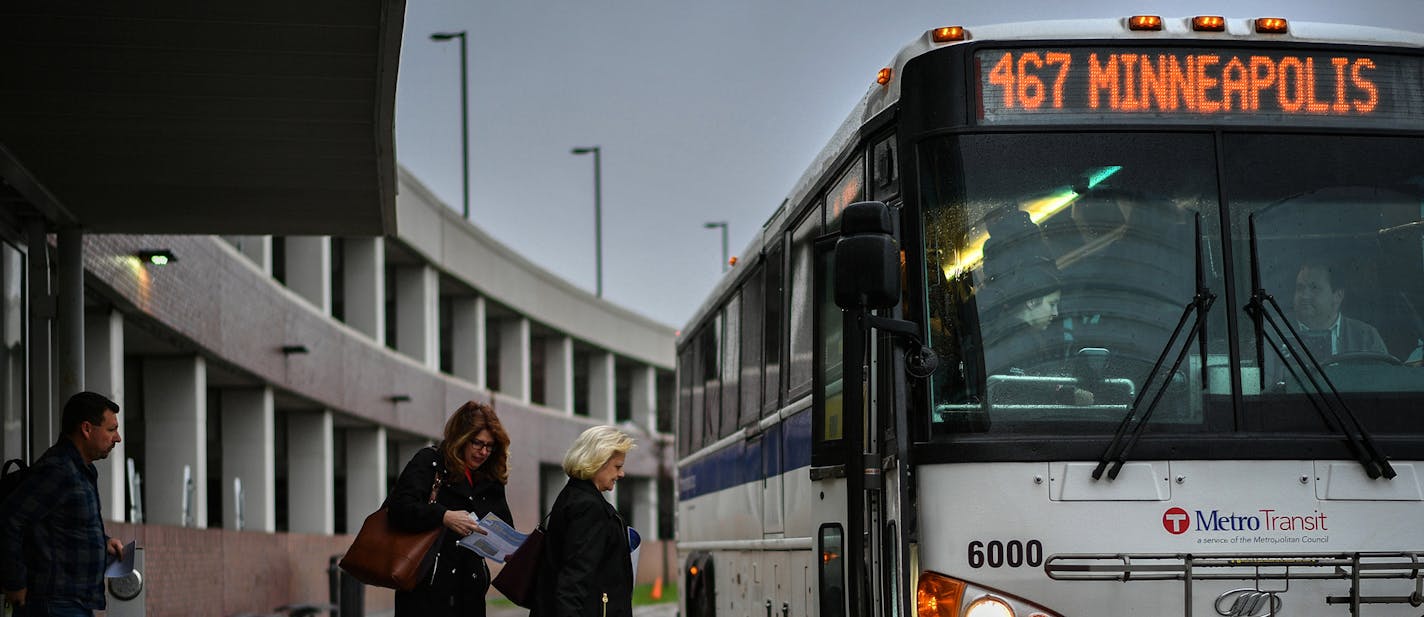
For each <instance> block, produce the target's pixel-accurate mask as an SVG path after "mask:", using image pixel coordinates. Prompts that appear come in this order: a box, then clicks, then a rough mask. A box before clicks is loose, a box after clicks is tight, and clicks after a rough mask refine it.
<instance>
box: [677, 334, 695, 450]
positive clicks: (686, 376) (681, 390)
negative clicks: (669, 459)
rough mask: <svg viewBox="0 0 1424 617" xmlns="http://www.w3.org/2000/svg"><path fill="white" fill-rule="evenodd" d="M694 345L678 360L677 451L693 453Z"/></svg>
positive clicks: (686, 348)
mask: <svg viewBox="0 0 1424 617" xmlns="http://www.w3.org/2000/svg"><path fill="white" fill-rule="evenodd" d="M692 373H693V370H692V345H690V344H689V345H688V346H687V347H684V348H683V349H682V353H681V354H680V355H679V356H678V360H677V451H678V452H680V453H682V454H683V455H686V454H687V453H689V452H691V451H692Z"/></svg>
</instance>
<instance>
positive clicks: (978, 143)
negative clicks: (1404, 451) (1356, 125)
mask: <svg viewBox="0 0 1424 617" xmlns="http://www.w3.org/2000/svg"><path fill="white" fill-rule="evenodd" d="M1219 156H1220V157H1222V160H1220V161H1219V160H1218V157H1219ZM920 161H921V169H920V171H919V174H920V182H919V185H920V187H921V188H920V191H921V194H920V196H919V198H920V203H921V204H922V205H923V209H922V212H923V220H922V233H923V235H924V237H923V246H924V249H925V251H926V256H925V263H926V266H927V269H928V272H926V281H927V284H926V294H925V298H924V301H925V307H924V311H925V313H924V314H925V315H926V316H927V318H928V322H929V323H928V326H929V327H928V330H929V334H930V338H931V344H932V346H933V347H934V348H935V350H936V352H937V353H939V354H940V356H941V359H942V362H941V363H940V368H939V370H938V371H937V372H936V373H935V374H934V375H933V376H932V377H931V379H930V395H929V398H930V401H931V407H930V417H929V422H930V424H931V428H932V429H933V431H932V433H933V434H935V435H947V434H956V433H990V434H993V433H1006V434H1007V433H1024V432H1046V433H1053V434H1074V433H1079V434H1103V433H1111V432H1112V431H1113V430H1114V429H1115V428H1116V426H1117V424H1118V422H1120V421H1121V419H1122V418H1123V416H1124V415H1125V414H1126V413H1127V412H1128V409H1129V407H1130V406H1131V405H1132V403H1133V401H1134V399H1135V398H1137V397H1138V394H1139V392H1140V391H1141V390H1142V389H1143V388H1144V387H1149V388H1151V389H1149V392H1148V394H1149V396H1147V397H1145V398H1146V399H1147V400H1151V398H1153V396H1152V395H1155V393H1156V392H1155V389H1156V388H1163V389H1164V391H1163V392H1162V395H1161V399H1160V402H1159V403H1158V404H1157V405H1156V408H1155V409H1154V412H1153V415H1152V418H1151V422H1150V424H1149V425H1148V431H1149V432H1169V433H1187V432H1202V433H1205V432H1211V433H1223V432H1239V431H1263V432H1269V431H1281V432H1301V431H1320V432H1328V431H1331V430H1333V429H1332V426H1334V425H1332V424H1330V422H1329V421H1328V420H1326V419H1325V414H1324V413H1315V412H1312V411H1311V408H1312V403H1310V402H1309V400H1308V399H1309V397H1310V396H1311V395H1313V394H1314V393H1315V392H1316V391H1317V390H1316V389H1317V388H1327V387H1328V386H1327V385H1326V382H1327V381H1328V382H1329V384H1330V385H1333V386H1334V387H1335V388H1336V389H1338V390H1339V391H1340V392H1341V393H1342V397H1343V399H1344V400H1345V401H1346V402H1347V403H1348V404H1349V405H1350V407H1351V408H1352V410H1353V411H1354V413H1355V414H1356V415H1357V416H1359V417H1360V418H1361V420H1362V421H1363V423H1364V424H1365V426H1366V427H1367V428H1368V429H1370V430H1372V431H1386V432H1388V431H1395V432H1398V431H1405V432H1415V433H1417V432H1424V419H1420V418H1419V417H1418V414H1408V413H1405V412H1404V410H1405V409H1407V408H1410V407H1415V406H1417V405H1418V404H1419V403H1420V402H1422V401H1424V367H1421V366H1420V365H1421V360H1424V359H1421V355H1424V321H1421V319H1420V310H1421V309H1424V224H1421V218H1424V216H1421V215H1424V140H1421V139H1419V138H1398V137H1396V138H1383V137H1381V138H1364V137H1361V138H1342V137H1340V136H1308V135H1269V134H1246V133H1242V134H1227V135H1224V136H1215V135H1212V134H1210V133H1205V132H1202V133H1192V132H1171V133H1060V134H1054V133H1032V134H1010V133H995V134H983V135H954V136H946V137H939V138H934V139H931V140H929V141H927V142H925V143H923V144H921V146H920ZM1218 169H1224V170H1226V171H1225V176H1221V174H1220V173H1219V172H1218ZM1222 196H1225V198H1226V200H1227V201H1226V203H1223V202H1222ZM1223 214H1225V215H1224V216H1223ZM1252 218H1254V220H1255V227H1256V234H1255V243H1254V244H1255V247H1254V248H1255V251H1256V252H1255V255H1257V259H1256V261H1257V262H1258V268H1259V272H1260V277H1259V278H1260V289H1261V291H1262V292H1263V294H1260V295H1258V297H1260V298H1262V299H1263V300H1262V303H1263V304H1264V305H1266V307H1267V308H1268V309H1272V310H1274V306H1278V307H1279V312H1278V313H1274V316H1275V319H1274V322H1275V323H1277V324H1278V325H1279V332H1277V331H1276V330H1273V329H1272V326H1271V325H1270V324H1271V323H1272V320H1271V319H1266V320H1263V321H1262V322H1261V324H1262V325H1261V327H1260V328H1259V329H1258V328H1257V325H1256V323H1257V322H1256V321H1255V320H1254V319H1253V315H1252V314H1251V313H1250V312H1249V311H1247V310H1245V309H1243V308H1242V307H1243V306H1244V305H1245V304H1246V303H1247V302H1248V301H1249V300H1250V299H1251V297H1252V292H1253V291H1255V288H1254V287H1253V284H1252V277H1251V265H1252V254H1253V252H1252V250H1253V246H1252V244H1253V243H1252V236H1251V234H1250V228H1251V225H1250V222H1251V219H1252ZM1223 226H1225V227H1223ZM1198 229H1200V234H1198V233H1197V230H1198ZM1198 241H1200V251H1198ZM1199 268H1200V270H1201V273H1202V276H1201V280H1202V282H1203V283H1204V290H1205V291H1206V292H1207V293H1209V294H1210V295H1212V296H1213V297H1214V298H1215V302H1214V303H1213V304H1211V308H1210V310H1208V311H1206V312H1205V314H1198V312H1195V311H1187V310H1186V307H1188V306H1190V305H1191V304H1192V301H1193V298H1194V296H1195V295H1196V294H1197V289H1198V283H1197V281H1198V275H1197V271H1198V269H1199ZM1228 292H1230V293H1228ZM1267 295H1269V297H1270V298H1267ZM1271 298H1273V299H1274V303H1272V302H1271V300H1270V299H1271ZM1228 299H1230V300H1232V301H1231V302H1228V301H1227V300H1228ZM1268 312H1271V311H1268ZM1194 323H1199V324H1200V328H1201V330H1200V334H1199V335H1198V337H1195V338H1193V339H1192V340H1190V341H1187V340H1186V339H1187V338H1188V334H1189V332H1190V331H1191V328H1192V326H1193V324H1194ZM1179 324H1180V325H1181V327H1180V331H1179V332H1178V336H1177V338H1176V339H1175V342H1173V340H1174V339H1173V333H1174V331H1178V330H1179ZM1228 326H1230V328H1228ZM1231 332H1235V336H1234V337H1233V336H1231V334H1230V333H1231ZM1203 341H1204V345H1203V344H1202V343H1203ZM1169 343H1170V349H1168V348H1169ZM1183 345H1186V346H1187V349H1186V350H1185V353H1182V354H1180V356H1179V350H1181V348H1182V347H1183ZM1258 349H1259V352H1258ZM1307 350H1309V352H1310V353H1307ZM1165 351H1170V353H1166V354H1165V355H1164V352H1165ZM1308 355H1309V356H1312V357H1313V360H1312V359H1311V358H1308V357H1307V356H1308ZM1159 357H1161V358H1164V360H1165V361H1164V362H1163V363H1162V366H1161V367H1160V371H1159V375H1158V378H1157V380H1155V381H1157V382H1160V383H1157V384H1155V385H1153V386H1147V384H1145V383H1144V382H1145V380H1146V378H1147V376H1148V374H1149V373H1150V372H1151V371H1152V369H1153V366H1154V364H1156V363H1157V362H1158V359H1159ZM1179 357H1180V358H1181V362H1180V364H1179V365H1177V366H1176V368H1175V369H1173V365H1174V364H1176V362H1177V360H1178V358H1179ZM1321 373H1323V377H1324V378H1319V377H1318V376H1319V375H1320V374H1321ZM1310 375H1317V378H1316V379H1314V380H1313V381H1314V382H1315V383H1318V384H1320V385H1318V386H1313V385H1312V379H1311V377H1310ZM1325 378H1328V379H1325ZM1233 393H1235V394H1239V395H1240V396H1239V397H1233V396H1232V395H1233ZM1234 399H1235V400H1240V401H1242V403H1241V404H1242V406H1243V407H1244V408H1243V409H1235V408H1234V403H1233V400H1234ZM1141 408H1142V407H1139V409H1141Z"/></svg>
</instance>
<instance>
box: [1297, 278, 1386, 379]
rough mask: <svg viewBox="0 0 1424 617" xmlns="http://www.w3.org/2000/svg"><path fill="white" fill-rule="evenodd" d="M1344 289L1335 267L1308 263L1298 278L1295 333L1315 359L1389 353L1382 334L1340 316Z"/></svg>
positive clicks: (1368, 326) (1322, 359) (1359, 322)
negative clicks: (1358, 353) (1361, 353)
mask: <svg viewBox="0 0 1424 617" xmlns="http://www.w3.org/2000/svg"><path fill="white" fill-rule="evenodd" d="M1344 300H1345V290H1344V289H1343V288H1341V287H1340V278H1339V275H1338V274H1337V273H1336V270H1335V268H1334V267H1333V266H1331V265H1330V264H1328V263H1325V262H1322V261H1306V262H1305V263H1303V264H1302V265H1301V267H1300V271H1299V272H1297V273H1296V276H1295V298H1294V307H1295V319H1296V330H1297V331H1298V332H1300V337H1301V340H1302V341H1303V342H1304V343H1305V345H1306V346H1307V347H1309V349H1310V352H1311V353H1312V354H1314V355H1315V359H1316V360H1319V361H1321V362H1325V361H1326V360H1327V359H1328V358H1332V357H1335V356H1339V355H1342V354H1349V353H1357V352H1375V353H1382V354H1385V353H1389V351H1388V350H1387V349H1385V346H1384V339H1381V338H1380V335H1379V331H1378V330H1375V328H1374V326H1371V325H1369V324H1367V323H1365V322H1363V321H1360V320H1358V319H1353V318H1350V317H1346V316H1344V315H1342V314H1341V313H1340V303H1341V302H1343V301H1344Z"/></svg>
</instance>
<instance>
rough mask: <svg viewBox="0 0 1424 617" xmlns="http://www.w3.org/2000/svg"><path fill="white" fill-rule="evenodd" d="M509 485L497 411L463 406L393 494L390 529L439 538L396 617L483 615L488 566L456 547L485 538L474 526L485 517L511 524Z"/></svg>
mask: <svg viewBox="0 0 1424 617" xmlns="http://www.w3.org/2000/svg"><path fill="white" fill-rule="evenodd" d="M437 478H439V480H438V481H439V486H438V488H437V489H436V492H435V501H433V502H432V501H430V493H431V488H432V487H433V486H435V483H436V482H437ZM508 481H509V435H508V434H507V433H505V432H504V425H502V424H500V422H499V417H497V416H496V415H495V413H494V408H492V407H490V406H489V405H486V404H484V403H477V402H475V401H470V402H467V403H465V404H464V405H461V406H460V408H459V409H456V410H455V413H454V414H452V415H451V416H450V419H449V420H448V421H446V422H445V434H444V439H443V440H442V441H441V442H440V443H438V444H435V445H434V446H430V447H426V448H421V449H420V451H419V452H416V453H415V456H413V457H411V459H410V462H409V463H407V464H406V466H405V470H404V471H401V474H400V478H399V479H397V480H396V486H395V488H394V489H393V490H392V491H391V496H390V499H389V504H390V520H391V524H392V525H393V526H395V527H398V528H401V529H404V530H407V531H426V530H429V529H434V528H436V527H442V526H443V527H444V533H442V534H441V535H440V539H439V540H437V541H436V543H435V547H434V548H432V549H431V555H430V557H429V558H428V559H430V560H431V562H432V563H433V564H434V565H433V566H432V567H431V571H430V573H429V574H427V575H426V576H425V577H424V578H423V579H421V581H420V584H419V585H417V586H416V587H415V589H412V590H410V591H397V592H396V617H426V616H431V617H445V616H449V617H454V616H459V617H470V616H478V617H482V616H483V615H484V614H485V592H486V591H487V590H488V589H489V584H490V572H489V567H488V566H487V565H486V564H485V560H484V558H482V557H480V556H479V555H477V554H475V552H474V551H471V550H468V549H464V548H460V547H459V546H458V545H456V544H455V542H456V541H457V540H459V539H460V538H463V537H465V536H468V535H470V534H471V533H476V532H479V533H483V532H484V530H482V529H480V526H479V524H478V523H477V520H478V519H480V518H482V517H484V516H485V515H486V514H489V513H490V512H493V513H494V514H495V515H496V516H498V517H500V518H502V519H504V522H506V523H509V524H510V525H511V526H512V525H514V517H513V515H511V514H510V513H509V503H508V502H506V501H505V498H504V485H505V483H506V482H508Z"/></svg>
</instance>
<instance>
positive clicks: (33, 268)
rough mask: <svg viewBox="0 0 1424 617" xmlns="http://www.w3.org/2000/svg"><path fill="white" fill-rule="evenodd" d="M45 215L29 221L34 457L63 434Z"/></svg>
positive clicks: (31, 418) (31, 405) (28, 341)
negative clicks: (57, 398) (56, 381)
mask: <svg viewBox="0 0 1424 617" xmlns="http://www.w3.org/2000/svg"><path fill="white" fill-rule="evenodd" d="M48 232H49V230H48V228H46V227H45V221H44V219H42V218H39V217H35V218H32V219H30V220H29V221H28V222H26V223H25V242H26V244H28V245H29V248H30V250H29V253H28V257H29V259H28V261H29V273H28V276H26V277H25V280H26V283H27V284H28V285H29V290H28V291H29V305H30V306H29V309H30V310H29V312H30V321H29V330H30V331H29V340H27V341H25V344H26V345H27V346H28V347H29V358H28V368H29V371H30V407H31V409H30V460H34V459H36V458H39V456H40V454H43V453H44V451H45V450H46V449H48V448H49V447H50V446H52V445H54V442H55V440H56V439H57V438H58V437H59V416H60V407H58V406H56V405H55V404H54V395H55V394H54V393H55V387H54V379H53V377H54V372H53V369H54V356H53V354H52V353H51V352H52V351H53V348H52V347H53V346H52V343H53V342H54V338H53V327H54V303H53V302H52V300H53V298H51V297H50V294H51V293H53V289H52V288H51V287H50V278H51V276H50V271H49V265H50V261H49V250H48V248H47V247H49V236H48Z"/></svg>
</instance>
